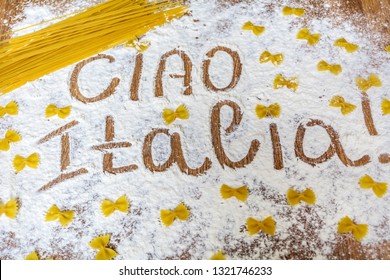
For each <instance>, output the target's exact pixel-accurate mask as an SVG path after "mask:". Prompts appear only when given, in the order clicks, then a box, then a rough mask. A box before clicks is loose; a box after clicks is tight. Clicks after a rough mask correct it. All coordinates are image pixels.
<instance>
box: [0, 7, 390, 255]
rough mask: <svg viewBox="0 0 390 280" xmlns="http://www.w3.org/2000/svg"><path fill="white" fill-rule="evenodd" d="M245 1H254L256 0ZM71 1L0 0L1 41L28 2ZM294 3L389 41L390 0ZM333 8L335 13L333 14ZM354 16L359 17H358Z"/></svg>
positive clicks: (380, 248)
mask: <svg viewBox="0 0 390 280" xmlns="http://www.w3.org/2000/svg"><path fill="white" fill-rule="evenodd" d="M93 1H94V0H93ZM218 1H219V2H220V3H224V5H233V4H235V3H240V2H244V0H218ZM245 1H246V2H255V1H254V0H245ZM69 2H71V0H0V40H1V39H3V38H6V37H7V35H4V34H6V33H7V32H9V31H10V29H9V23H13V22H15V18H16V16H17V15H18V14H20V13H21V11H22V9H23V7H24V6H25V5H26V4H27V3H33V4H42V3H46V4H53V6H55V7H56V9H57V8H58V9H61V7H64V6H65V4H67V3H69ZM295 2H296V4H297V5H301V6H302V7H305V6H317V7H318V6H319V5H324V4H328V5H330V9H327V10H326V11H325V10H324V11H322V10H321V11H319V12H318V11H317V12H314V11H313V12H310V11H309V12H308V16H311V17H317V18H323V17H325V16H328V17H332V15H338V16H340V17H341V18H342V19H343V18H344V19H348V20H351V21H352V23H353V24H354V25H355V26H356V27H358V28H360V29H361V30H362V31H363V32H364V34H368V33H370V32H368V31H371V32H378V33H379V34H380V35H381V36H379V37H378V36H376V38H379V39H375V38H373V42H374V43H376V44H377V46H378V47H380V48H383V47H384V46H386V45H389V44H390V0H324V1H318V0H295ZM280 3H282V1H281V0H277V1H275V4H280ZM330 11H331V12H332V13H333V14H330ZM355 18H357V19H356V20H355ZM368 35H369V34H368ZM375 40H376V41H375ZM84 172H85V171H84ZM329 257H330V258H337V259H390V243H389V242H388V241H384V242H382V243H381V244H377V245H376V246H362V245H361V244H360V243H359V242H355V241H353V240H352V239H351V238H348V237H345V236H343V237H340V238H339V239H338V240H337V244H336V246H335V250H334V252H333V254H332V255H331V256H329Z"/></svg>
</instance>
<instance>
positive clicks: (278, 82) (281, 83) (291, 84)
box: [274, 74, 299, 92]
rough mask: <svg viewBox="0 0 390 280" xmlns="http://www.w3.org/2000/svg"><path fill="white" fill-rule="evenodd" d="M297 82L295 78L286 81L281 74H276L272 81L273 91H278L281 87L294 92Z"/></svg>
mask: <svg viewBox="0 0 390 280" xmlns="http://www.w3.org/2000/svg"><path fill="white" fill-rule="evenodd" d="M298 85H299V84H298V81H297V78H295V77H293V78H291V79H286V78H285V77H283V76H282V75H281V74H278V75H277V76H276V77H275V80H274V89H280V88H282V87H287V88H288V89H292V90H293V91H294V92H296V91H297V89H298Z"/></svg>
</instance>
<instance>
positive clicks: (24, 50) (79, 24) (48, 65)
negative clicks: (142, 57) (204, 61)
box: [0, 0, 187, 94]
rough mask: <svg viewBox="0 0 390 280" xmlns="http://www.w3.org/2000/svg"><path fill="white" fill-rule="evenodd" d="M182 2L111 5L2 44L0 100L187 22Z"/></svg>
mask: <svg viewBox="0 0 390 280" xmlns="http://www.w3.org/2000/svg"><path fill="white" fill-rule="evenodd" d="M186 11H187V7H186V6H184V5H183V0H177V1H170V0H157V1H148V0H131V1H127V0H126V1H124V0H108V1H106V2H103V3H101V4H99V5H96V6H94V7H91V8H88V9H85V10H83V11H82V12H80V13H78V14H76V15H74V16H71V17H69V18H66V19H64V20H62V21H60V22H57V23H54V24H52V25H50V26H48V27H46V28H43V29H41V30H39V31H36V32H33V33H30V34H27V35H23V36H19V37H15V38H11V39H7V40H4V41H2V42H0V73H1V74H0V94H6V93H8V92H11V91H13V90H14V89H17V88H19V87H21V86H23V85H24V84H26V83H27V82H31V81H34V80H36V79H38V78H40V77H42V76H44V75H47V74H49V73H52V72H54V71H57V70H59V69H61V68H64V67H66V66H69V65H71V64H74V63H76V62H78V61H80V60H83V59H85V58H88V57H90V56H92V55H95V54H97V53H100V52H102V51H105V50H107V49H110V48H113V47H115V46H117V45H120V44H123V43H126V42H128V41H132V40H135V39H136V38H138V37H140V36H142V35H144V34H146V33H147V32H148V31H150V30H151V29H153V28H155V27H158V26H162V25H164V24H165V23H167V22H169V21H171V20H173V19H175V18H179V17H181V16H183V15H184V14H185V13H186Z"/></svg>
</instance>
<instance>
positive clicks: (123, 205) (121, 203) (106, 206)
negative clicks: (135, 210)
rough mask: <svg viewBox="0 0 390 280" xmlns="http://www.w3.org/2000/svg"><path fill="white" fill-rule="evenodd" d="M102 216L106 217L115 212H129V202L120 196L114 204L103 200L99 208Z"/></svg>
mask: <svg viewBox="0 0 390 280" xmlns="http://www.w3.org/2000/svg"><path fill="white" fill-rule="evenodd" d="M101 209H102V212H103V214H104V216H106V217H108V216H110V215H111V214H112V213H114V212H115V211H120V212H124V213H125V212H127V211H128V210H129V201H128V200H127V198H126V196H124V195H122V196H121V197H119V198H118V199H117V200H116V201H115V202H113V201H111V200H108V199H104V200H103V202H102V206H101Z"/></svg>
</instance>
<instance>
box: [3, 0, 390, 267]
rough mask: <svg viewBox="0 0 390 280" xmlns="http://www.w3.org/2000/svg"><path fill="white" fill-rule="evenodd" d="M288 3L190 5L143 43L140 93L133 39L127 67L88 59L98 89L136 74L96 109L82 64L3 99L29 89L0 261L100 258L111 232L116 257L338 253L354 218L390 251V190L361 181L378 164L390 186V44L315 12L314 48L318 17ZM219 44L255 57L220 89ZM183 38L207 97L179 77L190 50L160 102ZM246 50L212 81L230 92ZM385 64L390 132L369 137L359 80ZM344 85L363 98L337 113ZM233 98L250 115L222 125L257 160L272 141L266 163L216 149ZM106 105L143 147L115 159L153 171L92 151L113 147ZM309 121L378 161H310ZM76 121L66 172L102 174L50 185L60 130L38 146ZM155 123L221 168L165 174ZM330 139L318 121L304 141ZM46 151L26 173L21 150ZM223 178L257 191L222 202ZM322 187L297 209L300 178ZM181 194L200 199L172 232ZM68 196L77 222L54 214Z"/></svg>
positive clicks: (23, 100) (228, 141) (381, 128)
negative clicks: (184, 110)
mask: <svg viewBox="0 0 390 280" xmlns="http://www.w3.org/2000/svg"><path fill="white" fill-rule="evenodd" d="M217 2H218V1H217ZM259 2H261V3H259ZM273 2H274V1H271V0H265V1H250V3H244V2H243V3H241V4H237V5H234V6H231V7H222V8H221V6H220V5H219V4H218V3H216V2H215V1H210V0H207V1H206V0H203V1H200V0H199V1H192V2H191V3H190V4H189V5H190V9H191V15H190V16H184V17H183V18H181V19H179V20H175V21H174V22H172V23H170V24H167V25H165V26H163V27H160V28H157V29H156V30H154V31H152V32H150V33H148V34H147V35H146V36H145V37H144V38H142V40H146V41H150V42H151V46H150V48H149V49H148V50H147V51H146V52H145V53H144V67H143V73H142V77H141V83H140V91H139V96H140V100H139V101H131V100H130V98H129V92H130V85H131V79H132V74H133V70H134V64H135V56H136V51H135V50H134V49H131V48H125V47H124V46H118V47H116V48H113V49H110V50H108V51H105V52H104V54H107V55H112V56H113V57H115V62H114V63H109V62H108V61H107V60H98V61H95V62H93V63H90V64H88V65H87V66H85V67H84V69H83V70H82V72H81V74H80V78H79V84H80V89H81V91H82V93H83V94H84V95H85V96H88V97H93V96H96V95H97V94H98V93H100V92H102V91H103V90H104V89H105V88H106V87H107V86H108V85H109V83H110V81H111V80H112V78H114V77H118V78H119V79H120V80H121V81H120V84H119V86H118V87H117V89H116V92H115V94H114V95H112V96H110V97H109V98H107V99H105V100H103V101H100V102H98V103H91V104H84V103H82V102H80V101H78V100H76V99H74V98H71V96H70V91H69V86H70V75H71V73H72V71H73V69H74V66H70V67H67V68H64V69H62V70H60V71H57V72H55V73H52V74H50V75H47V76H45V77H43V78H41V79H39V80H37V81H34V82H32V83H29V84H28V85H26V86H24V87H22V88H20V89H18V90H15V91H14V92H12V93H10V94H7V95H5V96H2V97H1V99H0V101H1V102H0V105H2V106H4V105H5V104H7V103H8V102H9V101H11V100H15V101H17V102H18V104H19V109H20V111H19V115H18V116H16V117H9V116H6V117H4V118H2V119H1V122H0V132H1V135H3V134H5V132H6V130H7V129H11V128H12V129H13V130H16V131H18V132H20V134H21V135H22V137H23V140H22V141H21V142H19V143H15V144H14V145H12V147H11V150H10V151H9V152H1V153H0V170H1V171H0V172H1V176H0V198H1V200H2V201H3V202H5V201H8V200H9V199H10V198H13V197H14V198H18V199H19V201H20V203H21V207H20V211H19V213H18V215H17V218H16V219H13V220H12V219H9V218H7V217H5V215H3V216H1V217H0V258H1V259H23V258H25V257H26V256H27V255H28V254H29V253H30V252H32V251H36V252H38V253H39V254H40V256H41V257H42V258H48V257H54V258H56V259H94V257H95V255H96V251H95V250H93V249H92V248H91V247H89V245H88V243H89V242H90V241H91V240H92V239H93V238H95V237H96V236H98V235H101V234H106V233H110V234H111V241H110V244H111V245H112V246H113V247H114V248H115V250H116V251H117V252H118V254H119V255H118V256H117V259H209V258H210V257H211V256H212V255H213V253H215V252H216V251H220V250H222V251H223V252H224V253H225V255H226V257H227V258H228V259H284V258H317V259H323V258H335V257H337V256H335V253H334V252H335V250H336V248H337V242H338V240H340V238H339V237H338V234H337V224H338V221H339V220H340V219H341V218H342V217H344V216H346V215H348V216H350V217H351V218H352V219H354V220H355V221H356V222H358V223H366V224H368V225H369V232H368V235H367V236H366V238H364V239H363V241H362V246H363V247H364V248H366V250H368V252H367V255H369V256H371V257H373V258H375V257H377V256H376V255H375V252H376V251H375V250H374V249H372V250H371V249H369V248H374V247H375V246H380V244H381V242H385V241H389V240H390V235H389V232H390V223H389V218H390V195H389V194H386V195H385V196H384V197H382V198H380V199H379V198H377V197H376V196H375V195H374V194H373V192H372V191H371V190H364V189H361V188H360V187H359V184H358V182H359V178H360V177H361V176H363V175H364V174H369V175H370V176H371V177H372V178H374V179H375V180H378V181H385V182H389V181H390V176H389V174H390V172H389V168H390V166H389V165H388V164H387V165H386V164H380V163H379V162H378V155H379V154H381V153H385V152H390V151H389V150H388V149H389V146H390V145H389V144H390V141H389V131H390V125H389V123H390V122H389V116H383V115H382V112H381V109H380V108H381V102H382V100H383V99H384V98H390V91H389V88H390V80H389V79H388V78H387V77H389V76H390V64H389V55H388V54H387V53H385V52H382V53H379V52H374V51H372V48H371V44H370V42H369V41H367V40H366V39H365V38H364V37H363V36H362V35H361V34H359V33H358V32H357V31H356V30H355V29H354V28H353V27H352V26H351V25H348V22H345V24H344V25H339V26H334V25H332V23H331V21H330V19H326V18H324V19H321V20H317V19H314V20H312V21H308V22H309V23H308V24H307V26H308V28H309V29H310V31H311V32H314V33H320V34H321V35H322V37H321V40H320V42H319V43H318V44H317V45H315V46H308V45H307V43H306V42H305V41H301V40H296V39H295V36H296V33H297V32H298V30H299V29H300V28H302V27H304V26H305V24H304V23H303V22H302V18H296V17H294V16H291V17H284V16H283V15H282V13H281V9H282V7H283V6H284V5H288V4H291V2H289V1H284V2H283V1H281V2H283V3H281V4H278V5H275V4H272V3H273ZM73 3H74V4H73V6H72V7H84V6H85V3H86V1H81V0H78V1H73ZM91 3H92V2H91ZM271 4H272V5H271ZM270 7H272V8H270ZM303 8H308V9H309V8H313V7H303ZM52 10H53V9H50V7H48V6H41V7H38V6H28V7H26V9H25V12H24V13H25V15H26V18H25V19H24V20H23V21H22V22H20V23H18V24H17V26H14V30H16V29H19V28H22V27H24V26H27V25H30V24H34V23H37V22H40V21H42V20H45V19H48V18H50V17H56V16H59V15H56V14H53V13H52V12H51V11H52ZM248 20H250V21H252V22H253V23H254V24H256V25H263V26H265V27H266V29H265V32H264V33H263V34H262V35H261V36H259V37H256V36H254V35H253V34H252V33H251V32H249V31H243V30H242V29H241V27H242V25H243V24H244V23H245V22H246V21H248ZM341 37H345V38H346V39H347V40H348V41H349V42H353V43H356V44H358V45H359V46H360V47H361V49H360V50H359V51H358V52H356V53H353V54H348V53H346V52H345V51H344V50H343V49H341V48H336V47H333V42H334V41H335V40H336V39H338V38H341ZM216 46H225V47H229V48H231V49H233V50H235V51H237V52H238V54H239V55H240V58H241V62H242V64H243V72H242V75H241V78H240V80H239V82H238V84H237V86H236V87H235V88H234V89H232V90H229V91H226V92H218V93H216V92H212V91H209V90H207V88H206V87H205V86H204V84H203V81H202V75H203V71H202V62H203V60H204V59H205V58H206V53H207V52H208V51H209V50H211V49H212V48H214V47H216ZM174 48H177V49H180V50H183V51H185V52H186V53H187V54H188V56H189V57H190V59H191V61H192V63H193V65H194V68H193V71H192V86H193V94H192V95H190V96H184V95H183V94H182V92H183V82H182V79H172V78H170V77H169V74H172V73H182V71H183V66H182V62H181V60H180V59H178V58H177V57H172V58H169V59H168V61H167V71H166V73H165V75H164V79H163V85H164V97H159V98H157V97H155V96H154V78H155V76H156V71H157V68H158V64H159V61H160V57H161V56H162V55H163V54H164V53H166V52H168V51H170V50H172V49H174ZM264 50H268V51H270V52H271V53H283V54H284V56H285V60H284V62H283V63H282V64H281V65H280V66H278V67H275V66H273V65H272V64H271V63H267V64H260V63H259V55H260V54H261V53H262V52H263V51H264ZM320 60H325V61H328V62H330V63H339V64H341V65H342V67H343V72H342V73H341V74H340V75H338V76H334V75H332V74H330V73H329V72H318V71H317V69H316V67H317V63H318V62H319V61H320ZM231 61H232V60H231V58H230V57H229V56H227V55H226V54H224V53H222V52H218V53H217V54H216V55H215V57H214V58H213V59H212V63H211V67H210V76H211V77H212V80H213V82H214V84H215V85H216V86H217V87H224V86H226V84H227V83H229V82H230V76H231V74H230V73H232V62H231ZM279 73H281V74H283V75H284V76H285V77H287V78H289V77H293V76H296V77H298V79H299V88H298V90H297V93H293V92H292V91H290V90H288V89H286V88H283V89H279V90H274V89H273V80H274V78H275V76H276V75H277V74H279ZM371 73H376V74H378V75H379V77H380V78H381V80H382V83H383V85H382V87H380V88H372V89H370V90H369V91H368V94H369V98H370V101H371V106H372V114H373V119H374V122H375V125H376V128H377V130H378V132H379V135H378V136H375V137H374V136H370V135H369V133H368V131H367V128H366V127H365V125H364V118H363V113H362V109H361V105H360V102H361V98H360V93H359V90H358V88H357V87H356V85H355V78H356V77H359V76H361V77H364V78H367V77H368V75H369V74H371ZM334 95H341V96H343V97H344V98H345V99H346V100H347V101H348V102H350V103H352V104H355V105H356V106H357V109H356V110H355V111H354V112H353V113H351V114H349V115H346V116H343V115H342V114H341V113H340V110H339V109H338V108H333V107H329V106H328V103H329V100H330V99H331V98H332V97H333V96H334ZM222 100H231V101H234V102H236V103H237V104H238V105H239V106H240V108H241V110H242V112H243V119H242V122H241V124H240V125H239V126H238V127H237V130H236V131H235V132H234V133H232V134H230V135H225V134H224V133H222V139H223V145H224V147H225V150H226V151H227V153H228V155H229V157H230V158H231V159H232V160H239V159H241V158H242V157H243V156H245V155H246V153H247V151H248V149H249V146H250V142H251V141H252V140H253V139H258V140H259V141H260V142H261V146H260V150H259V152H258V153H257V155H256V157H255V159H254V161H253V162H252V163H250V164H249V165H247V166H246V167H245V168H238V169H235V170H233V169H231V168H229V167H225V168H222V167H221V165H220V164H219V162H218V160H217V158H216V155H215V153H214V149H213V146H212V139H211V132H210V115H211V109H212V107H213V106H214V105H215V104H216V103H217V102H218V101H222ZM274 102H278V103H279V104H280V105H281V107H282V113H281V117H280V118H277V119H271V118H265V119H261V120H259V119H258V118H257V117H256V114H255V107H256V105H257V104H264V105H269V104H271V103H274ZM49 104H56V105H58V106H59V107H63V106H68V105H71V106H72V107H73V109H72V114H71V116H70V117H68V118H67V119H66V120H62V119H59V118H56V117H54V118H50V119H46V118H45V117H44V112H45V108H46V107H47V105H49ZM180 104H185V105H186V106H187V107H188V109H189V112H190V119H189V120H186V121H184V120H177V121H176V122H175V123H174V124H172V125H170V126H167V125H166V124H165V123H164V122H163V119H162V117H161V113H162V111H163V109H164V108H172V109H174V108H176V107H177V106H178V105H180ZM221 114H222V116H221V121H222V127H223V128H226V127H227V126H228V125H229V124H230V121H231V117H232V112H231V110H230V109H228V108H223V109H222V113H221ZM106 116H113V117H114V120H115V141H128V142H131V143H132V147H131V148H125V149H120V150H114V151H113V153H114V155H115V159H114V163H115V166H118V167H120V166H125V165H129V164H136V165H138V170H135V171H133V172H128V173H123V174H118V175H112V174H109V173H103V171H102V158H103V154H102V153H101V152H98V151H94V150H92V149H91V147H92V146H94V145H99V144H102V143H104V136H105V118H106ZM310 119H320V120H322V121H323V122H325V123H326V124H329V125H332V127H333V128H334V129H335V130H336V131H337V132H338V133H339V135H340V141H341V143H342V144H343V147H344V149H345V151H346V153H347V155H348V156H349V157H350V158H351V159H353V160H356V159H358V158H360V157H362V156H363V155H366V154H367V155H369V156H370V157H371V162H370V163H369V164H367V165H365V166H362V167H345V166H344V165H343V164H342V163H341V161H340V160H339V158H338V157H337V156H334V157H333V158H332V159H331V160H329V161H327V162H325V163H322V164H319V165H317V166H315V167H312V166H311V165H308V164H307V163H304V162H302V161H301V160H299V159H298V158H297V157H296V155H295V151H294V141H295V135H296V130H297V128H298V126H299V124H300V123H306V122H307V121H309V120H310ZM73 120H77V121H79V124H78V125H77V126H76V127H74V128H72V129H70V130H69V136H70V139H71V164H70V166H69V167H68V169H67V171H69V172H71V171H74V170H77V169H80V168H86V169H88V171H89V173H88V174H85V175H82V176H79V177H76V178H74V179H72V180H69V181H66V182H63V183H61V184H59V185H56V186H54V187H53V188H51V189H50V190H48V191H45V192H38V191H37V190H38V189H39V188H41V187H42V186H43V185H45V184H46V183H48V182H49V181H51V180H53V179H54V178H55V177H57V176H58V175H60V153H61V146H60V142H61V139H60V137H56V138H53V139H52V140H50V141H48V142H47V143H45V144H41V145H39V144H38V141H39V139H41V138H42V137H44V136H45V135H47V134H48V133H50V132H52V131H54V130H55V129H58V128H59V127H61V126H63V125H64V124H66V123H68V122H70V121H73ZM271 123H276V124H277V125H278V129H279V134H280V140H281V146H282V150H283V158H284V168H283V169H282V170H275V169H274V167H273V153H272V142H271V137H270V131H269V125H270V124H271ZM153 128H169V130H170V132H171V133H173V132H178V133H179V134H180V135H181V139H182V144H183V150H184V154H185V157H186V160H187V163H188V164H189V166H191V167H198V166H200V165H201V164H202V163H203V161H204V158H205V157H209V158H210V159H211V161H212V167H211V169H209V170H208V171H207V173H206V174H204V175H201V176H198V177H193V176H188V175H185V174H183V173H181V172H180V170H179V168H178V167H177V166H176V165H173V166H172V167H171V168H170V169H169V170H168V171H166V172H162V173H151V172H150V171H149V170H148V169H147V168H146V167H145V165H144V163H143V158H142V147H143V141H144V138H145V136H146V135H147V134H148V133H149V132H151V131H152V129H153ZM194 140H195V141H194ZM329 144H330V139H329V137H328V136H327V134H326V133H325V132H324V130H323V129H321V128H308V130H307V133H306V138H305V140H304V149H305V152H306V154H307V155H308V156H310V157H317V156H319V155H321V154H322V153H323V152H324V151H326V149H327V147H328V146H329ZM386 149H387V150H386ZM33 152H37V153H39V154H40V156H41V165H40V166H39V169H37V170H33V169H28V168H26V169H25V170H23V171H22V172H21V173H19V174H17V175H16V174H15V172H14V171H13V168H12V160H13V158H14V156H15V155H16V154H20V155H24V156H27V155H29V154H31V153H33ZM169 154H170V148H169V139H168V138H167V137H165V136H158V137H157V138H156V139H155V141H154V143H153V156H154V160H155V162H156V163H163V162H164V161H165V160H166V159H167V158H168V157H169ZM224 183H225V184H228V185H230V186H233V187H239V186H242V185H246V186H248V188H249V189H250V195H249V198H248V200H247V201H246V202H245V203H242V202H240V201H238V200H236V199H234V198H231V199H228V200H223V199H222V198H221V197H220V193H219V189H220V187H221V185H222V184H224ZM309 187H310V188H312V189H313V191H314V192H315V194H316V196H317V203H316V204H315V205H314V206H307V205H305V204H302V203H301V204H300V205H298V206H295V207H291V206H290V205H288V203H287V201H286V193H287V190H288V189H289V188H294V189H297V190H304V189H306V188H309ZM123 194H125V195H126V196H127V197H128V198H129V200H130V203H131V206H130V211H129V212H128V213H127V214H125V213H122V212H115V213H114V214H112V215H111V216H109V217H108V218H105V217H104V216H103V214H102V212H101V210H100V206H101V202H102V200H103V199H110V200H116V199H117V198H118V197H120V196H121V195H123ZM180 202H184V203H185V204H186V205H187V206H188V208H189V210H190V212H191V215H190V218H189V220H187V221H185V222H183V221H176V222H174V224H173V225H172V226H171V227H169V228H167V227H165V226H164V225H163V224H162V223H161V221H160V217H159V214H160V210H161V209H172V208H174V207H176V206H177V205H178V204H179V203H180ZM53 204H56V205H57V206H58V207H59V208H60V209H73V210H75V211H76V215H75V218H74V220H73V221H72V223H71V224H70V225H69V226H68V227H67V228H62V227H61V226H60V224H59V223H58V222H45V213H46V212H47V210H48V209H49V208H50V207H51V206H52V205H53ZM268 216H272V217H273V218H274V220H275V221H276V226H277V227H276V234H275V235H274V236H273V237H270V236H268V235H265V234H263V233H259V234H256V235H254V236H250V235H249V234H248V232H247V230H246V228H245V222H246V219H247V218H249V217H254V218H256V219H259V220H262V219H264V218H266V217H268ZM370 250H371V251H370ZM338 257H342V256H338Z"/></svg>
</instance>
